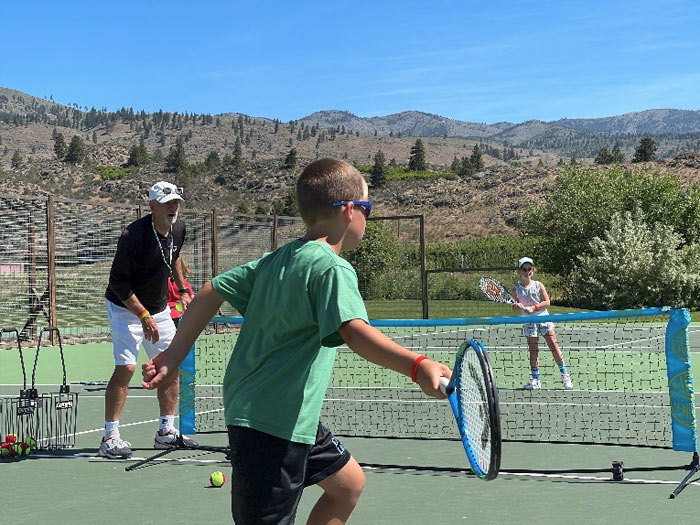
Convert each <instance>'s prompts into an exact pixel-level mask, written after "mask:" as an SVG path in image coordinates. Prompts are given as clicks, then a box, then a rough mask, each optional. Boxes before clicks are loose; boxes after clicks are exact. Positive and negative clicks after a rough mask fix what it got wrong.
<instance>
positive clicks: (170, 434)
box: [153, 428, 197, 449]
mask: <svg viewBox="0 0 700 525" xmlns="http://www.w3.org/2000/svg"><path fill="white" fill-rule="evenodd" d="M196 446H197V442H196V441H194V440H192V439H190V438H188V437H187V436H183V435H181V434H180V433H179V432H178V431H177V430H175V429H174V428H171V429H170V430H168V431H167V432H165V433H162V432H161V431H160V430H159V431H158V432H156V437H155V439H154V440H153V448H158V449H168V448H175V447H180V448H187V447H196Z"/></svg>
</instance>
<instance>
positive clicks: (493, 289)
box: [479, 277, 517, 304]
mask: <svg viewBox="0 0 700 525" xmlns="http://www.w3.org/2000/svg"><path fill="white" fill-rule="evenodd" d="M479 290H481V293H483V294H484V295H485V296H486V298H487V299H490V300H491V301H496V302H497V303H506V304H515V303H516V302H517V301H516V300H515V299H514V298H513V296H512V295H511V293H510V292H509V291H508V288H506V287H505V286H503V285H502V284H501V283H500V282H498V281H497V280H496V279H494V278H493V277H482V278H481V279H479Z"/></svg>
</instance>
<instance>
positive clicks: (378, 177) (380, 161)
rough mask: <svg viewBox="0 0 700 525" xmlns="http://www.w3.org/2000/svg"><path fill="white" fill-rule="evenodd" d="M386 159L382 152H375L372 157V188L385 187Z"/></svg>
mask: <svg viewBox="0 0 700 525" xmlns="http://www.w3.org/2000/svg"><path fill="white" fill-rule="evenodd" d="M385 162H386V157H385V156H384V153H383V152H382V150H379V151H377V153H375V155H374V165H373V166H372V172H371V179H370V181H371V182H372V186H373V187H376V188H381V187H382V186H386V171H387V168H386V165H385Z"/></svg>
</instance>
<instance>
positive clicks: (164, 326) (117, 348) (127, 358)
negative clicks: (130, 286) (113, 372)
mask: <svg viewBox="0 0 700 525" xmlns="http://www.w3.org/2000/svg"><path fill="white" fill-rule="evenodd" d="M105 304H106V305H107V318H108V319H109V327H110V330H111V331H112V345H113V352H114V363H115V364H116V365H135V364H136V362H137V359H138V356H139V345H140V344H142V345H143V348H144V349H145V350H146V354H147V355H148V358H149V359H153V358H154V357H155V356H157V355H158V354H159V353H160V352H162V351H163V350H165V349H166V348H168V346H169V345H170V342H171V341H172V340H173V337H175V323H173V320H172V318H171V317H170V308H168V307H167V306H166V308H165V310H163V311H162V312H159V313H157V314H151V316H152V317H153V319H154V321H155V322H156V323H157V324H158V333H159V335H160V338H159V339H158V342H157V343H151V342H150V341H148V340H146V339H145V338H144V336H143V327H142V326H141V321H140V320H139V318H138V317H136V316H135V315H134V314H133V313H132V312H131V311H130V310H129V309H128V308H124V307H123V306H117V305H116V304H114V303H113V302H112V301H108V300H105Z"/></svg>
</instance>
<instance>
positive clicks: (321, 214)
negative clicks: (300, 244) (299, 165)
mask: <svg viewBox="0 0 700 525" xmlns="http://www.w3.org/2000/svg"><path fill="white" fill-rule="evenodd" d="M364 191H365V179H364V177H363V176H362V174H361V173H360V172H359V171H357V169H356V168H355V167H354V166H352V165H351V164H348V163H347V162H345V161H343V160H340V159H334V158H325V159H319V160H317V161H314V162H312V163H311V164H309V165H308V166H306V168H305V169H304V171H303V172H302V173H301V175H299V179H298V180H297V201H298V202H299V214H300V215H301V218H302V219H304V222H305V223H306V224H307V225H312V224H315V223H316V222H318V220H319V219H322V218H325V217H328V216H330V215H331V214H332V213H333V210H334V208H333V206H332V205H333V203H334V202H338V201H346V200H347V201H352V200H360V199H362V198H363V197H364Z"/></svg>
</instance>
